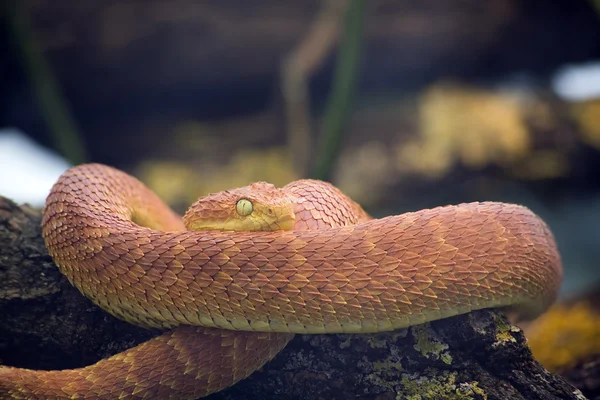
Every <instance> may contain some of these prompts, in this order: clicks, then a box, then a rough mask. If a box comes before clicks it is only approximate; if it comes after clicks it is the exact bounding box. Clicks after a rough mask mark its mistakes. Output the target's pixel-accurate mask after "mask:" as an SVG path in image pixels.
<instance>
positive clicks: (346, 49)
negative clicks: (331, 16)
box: [311, 0, 365, 180]
mask: <svg viewBox="0 0 600 400" xmlns="http://www.w3.org/2000/svg"><path fill="white" fill-rule="evenodd" d="M364 8H365V1H364V0H351V2H350V5H349V7H348V11H347V15H346V21H345V27H344V35H343V37H342V43H341V45H340V49H339V53H338V56H337V61H336V66H335V72H334V81H333V88H332V92H331V94H330V96H329V99H328V102H327V105H326V107H325V113H324V116H323V124H322V126H321V135H320V138H319V142H318V145H317V148H316V150H315V151H316V158H315V166H314V168H313V171H312V174H311V175H312V177H313V178H316V179H322V180H328V179H330V177H331V172H332V169H333V165H334V164H335V161H336V160H337V156H338V154H339V151H340V145H341V143H340V142H341V137H342V133H343V129H344V125H345V122H346V118H347V116H348V113H349V111H350V108H351V106H352V102H353V100H354V95H355V92H356V81H357V76H358V71H359V68H360V55H361V45H362V37H363V30H364V26H363V25H364V22H363V19H364Z"/></svg>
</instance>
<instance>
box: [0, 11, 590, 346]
mask: <svg viewBox="0 0 600 400" xmlns="http://www.w3.org/2000/svg"><path fill="white" fill-rule="evenodd" d="M67 3H68V5H67ZM2 4H3V5H2V6H1V7H2V9H1V14H0V15H1V16H2V21H3V23H2V26H1V27H0V28H1V29H0V49H1V53H0V88H1V91H0V128H1V130H0V195H4V196H7V197H10V198H13V199H14V200H15V201H17V202H29V203H30V204H32V205H34V206H39V207H41V206H42V205H43V202H44V199H45V196H46V194H47V192H48V190H49V188H50V186H51V185H52V184H53V183H54V181H55V180H56V179H57V177H58V175H60V173H62V172H63V171H64V170H65V169H66V168H68V167H69V166H70V165H73V164H78V163H82V162H90V161H93V162H101V163H106V164H110V165H113V166H116V167H118V168H121V169H124V170H126V171H128V172H130V173H132V174H134V175H136V176H137V177H139V178H140V179H141V180H143V181H144V182H145V183H147V184H148V185H149V186H150V187H151V188H152V189H153V190H155V191H156V192H157V193H158V194H159V195H160V196H161V197H162V198H163V199H164V200H165V201H167V202H168V203H169V204H171V205H172V206H173V207H174V208H175V209H177V210H178V211H180V212H181V211H184V210H185V208H186V207H187V205H189V204H190V203H191V202H193V201H194V200H195V199H196V198H197V197H198V196H200V195H203V194H206V193H209V192H214V191H218V190H222V189H227V188H232V187H238V186H242V185H246V184H248V183H249V182H252V181H257V180H266V181H269V182H272V183H274V184H276V185H284V184H286V183H288V182H289V181H291V180H294V179H297V178H301V177H313V178H320V179H326V180H330V181H332V182H333V183H334V184H335V185H337V186H339V187H340V188H341V189H342V190H343V191H345V192H346V193H347V194H349V195H350V196H351V197H353V198H354V199H355V200H356V201H358V202H360V203H361V204H363V205H364V207H365V208H366V209H367V210H368V211H369V212H370V213H372V214H373V215H374V216H384V215H389V214H399V213H402V212H406V211H411V210H417V209H421V208H425V207H432V206H436V205H444V204H449V203H459V202H466V201H476V200H478V201H483V200H495V201H508V202H515V203H520V204H525V205H527V206H528V207H530V208H531V209H533V210H534V211H535V212H536V213H538V214H539V215H541V216H542V217H543V218H544V219H545V220H546V221H547V222H548V223H549V225H550V226H551V228H552V230H553V231H554V232H555V235H556V237H557V240H558V243H559V247H560V250H561V253H562V255H563V260H564V265H565V269H566V271H565V273H566V276H565V283H564V286H563V290H562V295H563V297H564V298H573V297H580V296H582V295H584V294H586V293H590V292H593V291H595V290H597V289H598V287H599V285H600V268H599V267H598V260H599V259H600V234H599V228H598V227H599V226H600V178H599V176H600V157H599V156H600V1H598V0H555V1H552V2H549V1H541V0H488V1H485V2H482V1H480V0H461V1H430V0H422V1H408V0H394V1H392V0H370V1H368V2H367V1H365V0H362V1H357V0H346V1H344V0H321V1H315V0H303V1H291V0H288V1H282V0H256V1H252V2H245V1H234V0H228V1H225V0H219V1H191V0H171V1H158V0H144V1H141V0H139V1H128V2H121V1H112V0H102V1H100V0H81V1H78V2H56V1H51V0H21V1H16V0H4V1H3V2H2ZM596 335H597V333H596Z"/></svg>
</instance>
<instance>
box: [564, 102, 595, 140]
mask: <svg viewBox="0 0 600 400" xmlns="http://www.w3.org/2000/svg"><path fill="white" fill-rule="evenodd" d="M571 115H572V116H573V118H574V120H575V122H576V123H577V125H579V132H580V134H581V136H582V137H581V139H582V140H583V141H584V142H585V143H587V144H589V145H590V146H593V147H595V148H597V149H600V99H594V100H590V101H584V102H580V103H575V104H573V105H572V107H571Z"/></svg>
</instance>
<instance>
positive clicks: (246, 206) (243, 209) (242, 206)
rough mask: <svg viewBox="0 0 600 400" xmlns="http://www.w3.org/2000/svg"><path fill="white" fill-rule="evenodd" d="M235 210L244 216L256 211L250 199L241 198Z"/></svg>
mask: <svg viewBox="0 0 600 400" xmlns="http://www.w3.org/2000/svg"><path fill="white" fill-rule="evenodd" d="M235 211H237V213H238V214H240V215H241V216H242V217H246V216H248V215H250V214H252V211H254V207H253V206H252V202H251V201H250V200H248V199H240V200H238V202H237V204H236V205H235Z"/></svg>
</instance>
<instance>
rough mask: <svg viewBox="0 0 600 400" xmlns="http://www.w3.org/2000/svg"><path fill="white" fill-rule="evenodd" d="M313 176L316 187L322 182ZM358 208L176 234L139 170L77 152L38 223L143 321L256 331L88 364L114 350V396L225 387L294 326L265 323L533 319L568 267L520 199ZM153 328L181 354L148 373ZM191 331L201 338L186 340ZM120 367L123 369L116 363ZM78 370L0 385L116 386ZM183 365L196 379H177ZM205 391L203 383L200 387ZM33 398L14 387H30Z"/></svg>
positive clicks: (84, 276) (98, 373) (20, 376)
mask: <svg viewBox="0 0 600 400" xmlns="http://www.w3.org/2000/svg"><path fill="white" fill-rule="evenodd" d="M313 183H314V181H313ZM292 186H293V184H292ZM315 189H316V190H317V192H316V193H317V194H316V195H315V198H319V186H315ZM310 205H311V206H313V207H314V209H312V210H304V211H302V212H300V213H299V215H300V216H301V217H300V219H303V218H304V217H302V216H303V215H304V216H306V215H319V214H321V213H323V212H326V210H327V207H329V206H330V205H331V204H329V203H328V202H327V201H324V202H323V203H321V202H319V201H317V202H314V203H311V204H310ZM333 206H334V209H335V206H336V205H335V204H334V205H333ZM320 208H323V210H321V209H320ZM337 210H338V211H337V212H334V213H337V214H338V215H340V213H341V214H343V213H344V211H340V210H342V209H339V208H338V209H337ZM358 210H359V209H358ZM357 212H359V211H356V210H353V211H352V210H350V214H352V213H354V215H358V214H356V213H357ZM367 218H368V217H367V216H366V214H360V216H359V217H358V221H357V222H359V223H357V224H355V225H349V226H342V227H336V228H320V229H317V230H310V231H276V232H215V231H198V232H190V231H187V232H180V231H181V229H182V226H181V222H180V220H179V218H178V217H177V216H176V215H175V214H173V213H172V212H171V211H170V210H169V209H168V208H167V207H166V206H164V205H163V204H162V202H160V200H159V199H158V198H157V197H156V196H155V195H153V194H152V193H151V192H150V191H149V190H148V189H146V188H145V187H144V186H143V185H142V184H141V183H139V182H138V181H137V180H135V179H134V178H132V177H130V176H128V175H126V174H124V173H122V172H119V171H117V170H114V169H112V168H108V167H105V166H100V165H85V166H80V167H76V168H74V169H71V170H69V171H68V172H66V173H65V174H64V175H63V176H62V177H61V178H60V179H59V181H58V182H57V184H56V185H55V186H54V188H53V190H52V192H51V194H50V196H49V197H48V201H47V205H46V211H45V214H44V221H43V234H44V237H45V239H46V244H47V246H48V248H49V250H50V253H51V255H52V256H53V257H54V259H55V261H56V263H57V264H58V265H59V267H60V268H61V271H62V272H63V273H64V274H65V275H66V276H67V277H68V278H69V280H70V281H71V282H72V283H73V284H74V285H75V286H76V287H78V288H79V290H81V291H82V292H83V293H84V294H85V295H86V296H88V297H90V298H91V299H92V300H93V301H94V302H96V303H97V304H98V305H100V306H101V307H103V308H104V309H105V310H107V311H109V312H111V313H112V314H114V315H116V316H118V317H120V318H123V319H126V320H128V321H131V322H133V323H137V324H139V325H143V326H155V327H174V326H177V325H181V324H188V325H204V326H207V327H220V328H226V329H236V330H255V331H259V332H265V333H244V332H237V333H227V332H225V331H217V330H211V329H203V328H191V327H185V328H180V330H181V332H183V333H182V334H181V335H182V336H179V332H180V330H175V331H174V332H171V333H168V334H165V335H163V336H161V337H159V338H158V339H154V340H153V341H150V342H147V343H145V344H142V345H140V346H138V347H136V348H134V349H132V350H129V351H128V352H124V353H121V354H119V355H116V356H114V357H113V358H110V359H107V360H104V361H101V362H100V363H98V364H96V365H95V366H92V367H88V368H94V367H96V366H98V365H101V363H103V362H105V363H107V364H106V367H108V366H109V364H108V363H109V362H110V361H111V360H113V359H114V360H115V362H119V363H121V364H125V365H126V367H127V366H131V367H129V370H128V371H130V372H129V373H130V375H128V377H130V380H126V382H125V383H122V382H121V385H122V386H121V390H122V392H119V393H129V394H135V395H137V396H138V397H139V398H142V397H143V394H144V390H146V391H147V389H146V387H151V388H152V389H150V391H148V393H147V395H149V397H150V398H193V397H186V396H188V395H189V393H191V392H192V391H193V390H194V389H189V388H187V386H188V385H190V384H194V383H198V384H200V385H201V384H205V385H206V382H208V386H210V390H211V391H214V390H219V389H220V388H222V387H225V386H228V385H229V384H232V383H233V382H235V381H236V380H237V379H235V377H238V379H241V378H242V377H243V376H246V375H247V374H249V373H250V372H251V371H250V372H242V369H243V367H242V366H238V365H234V364H235V363H234V362H231V360H238V358H237V357H242V358H243V355H244V354H247V351H246V349H249V350H251V351H254V352H256V353H258V354H259V356H260V357H264V360H263V361H262V362H261V363H260V365H262V363H264V361H266V360H267V359H268V358H270V357H272V356H273V355H274V354H275V353H276V352H277V351H278V350H279V349H280V348H283V346H284V345H285V343H287V341H288V340H289V338H290V336H289V335H286V334H283V335H275V334H273V333H269V332H292V333H326V332H329V333H334V332H375V331H386V330H392V329H396V328H401V327H406V326H410V325H416V324H419V323H423V322H427V321H431V320H435V319H440V318H445V317H449V316H453V315H457V314H462V313H466V312H469V311H472V310H476V309H481V308H489V307H510V309H511V311H512V312H514V313H516V314H517V316H518V317H520V318H532V317H535V316H536V315H538V314H539V313H541V312H543V311H544V310H545V309H546V308H547V307H548V306H549V305H550V304H551V303H552V301H553V300H554V298H555V296H556V294H557V292H558V288H559V286H560V282H561V278H562V267H561V263H560V258H559V255H558V251H557V249H556V245H555V242H554V239H553V237H552V234H551V233H550V231H549V230H548V228H547V226H546V225H545V224H544V222H543V221H542V220H541V219H539V218H538V217H537V216H536V215H535V214H533V213H532V212H531V211H529V210H528V209H526V208H524V207H521V206H517V205H512V204H503V203H471V204H462V205H458V206H446V207H438V208H435V209H431V210H422V211H418V212H415V213H406V214H403V215H399V216H392V217H387V218H382V219H377V220H371V221H366V219H367ZM132 219H133V220H135V221H137V222H139V223H141V224H142V225H145V226H150V227H151V228H153V229H150V228H144V227H140V226H138V225H136V224H134V223H133V222H132ZM305 221H306V220H305ZM333 225H335V224H333ZM341 225H348V224H346V223H342V224H341ZM297 226H299V222H298V221H297V222H296V223H295V227H297ZM183 330H192V331H194V332H195V333H194V335H199V334H201V335H207V336H209V335H211V334H214V335H216V338H215V339H214V340H215V343H218V346H216V345H214V346H213V345H207V347H206V348H204V349H203V351H204V353H202V354H201V355H200V354H199V352H197V353H196V354H195V358H194V354H191V353H190V349H193V350H196V346H197V345H198V344H197V343H194V342H195V339H194V335H189V336H186V334H185V331H183ZM238 335H239V336H238ZM253 335H254V336H253ZM256 335H258V336H256ZM260 335H263V336H262V338H263V339H260V338H261V336H260ZM161 338H164V340H165V342H164V343H166V344H164V343H163V344H159V345H158V346H157V348H156V349H155V350H156V351H157V352H158V353H159V354H160V352H161V351H162V352H163V354H166V357H167V359H168V360H177V363H174V364H164V363H162V364H159V365H163V368H162V370H161V371H160V372H156V371H151V367H152V365H155V364H154V362H153V361H156V359H157V358H158V357H157V356H156V355H154V356H150V355H148V354H149V352H147V351H146V350H143V351H142V353H144V352H146V353H145V354H140V351H138V349H143V348H144V347H143V346H145V345H148V343H151V342H154V343H156V342H157V341H159V340H160V339H161ZM186 340H187V341H188V342H187V343H193V344H194V345H193V346H187V345H185V344H184V343H186ZM261 340H263V341H262V342H261ZM223 344H227V345H226V346H224V345H223ZM261 344H262V345H261ZM271 345H272V346H273V347H272V348H271V347H270V346H271ZM253 346H256V347H253ZM257 348H259V349H261V350H262V351H263V352H262V353H261V352H260V351H258V350H257ZM215 349H216V351H217V352H219V351H221V352H224V353H225V354H226V356H227V357H230V358H229V359H228V360H229V361H226V362H225V364H226V366H224V367H223V369H222V370H221V369H219V368H220V364H217V366H215V365H213V366H212V367H205V370H206V369H207V368H208V369H209V372H208V374H209V375H210V377H209V378H206V375H202V372H200V371H203V369H202V368H203V367H202V365H201V363H209V364H210V362H212V361H213V360H214V361H216V360H220V357H222V356H220V355H216V354H215V353H211V352H212V351H215ZM192 353H193V352H192ZM233 353H235V354H236V356H235V357H233ZM256 353H255V356H256ZM271 353H272V354H271ZM123 355H124V356H123ZM120 356H121V357H122V358H123V361H121V360H120V359H119V358H118V357H120ZM146 359H149V364H144V362H143V361H144V360H146ZM121 364H119V365H120V366H121V367H120V368H121V369H118V368H117V371H123V368H124V367H123V366H122V365H121ZM242 364H243V363H242ZM246 365H247V364H246ZM260 365H258V366H256V368H258V367H259V366H260ZM253 367H254V366H253ZM176 368H179V369H178V370H177V371H178V372H173V371H175V370H176ZM238 368H239V369H238ZM182 370H183V371H188V372H190V373H189V374H187V375H186V374H182ZM74 371H76V372H66V373H65V374H67V375H65V376H64V378H60V377H58V376H57V377H56V378H54V377H53V378H49V379H48V380H46V379H41V378H38V376H37V375H35V374H36V372H33V371H24V370H19V369H8V368H4V369H0V394H1V393H2V391H3V390H4V391H5V392H7V390H9V391H11V392H10V396H13V398H19V397H16V396H18V390H19V389H20V388H23V386H22V385H21V386H19V385H20V382H25V383H26V384H27V385H28V387H27V390H35V387H36V385H40V386H43V385H47V387H48V388H49V389H48V390H51V389H52V388H53V387H54V390H57V389H56V387H57V386H60V384H61V382H62V385H63V386H61V388H62V389H60V388H59V389H58V390H63V391H64V390H65V389H64V388H65V387H66V388H71V389H70V390H78V389H79V386H82V387H83V385H84V383H85V384H88V385H91V386H88V387H87V388H89V389H87V388H86V389H85V390H87V392H86V393H85V394H86V397H87V398H90V399H100V398H115V394H116V392H112V394H107V393H108V392H107V391H109V390H110V389H108V388H101V387H99V386H94V384H93V382H96V383H100V382H101V381H102V380H114V379H116V376H115V373H113V372H111V371H110V368H109V369H108V370H106V369H103V368H99V369H97V370H94V373H93V374H92V373H91V370H90V373H89V375H86V372H83V375H79V374H80V373H81V372H80V371H86V369H85V368H84V369H81V370H74ZM119 373H120V372H119ZM40 374H61V372H41V373H40ZM69 374H71V375H69ZM205 374H206V372H205ZM192 375H195V376H201V378H200V379H198V380H195V379H189V380H186V379H188V378H190V377H191V376H192ZM140 376H144V377H145V378H140ZM75 378H77V379H75ZM120 378H121V379H122V377H120ZM61 379H64V380H61ZM70 379H73V380H72V381H71V380H70ZM9 380H10V381H9ZM159 380H160V381H159ZM89 381H91V382H92V383H91V384H89ZM156 381H159V383H158V384H157V383H156ZM215 381H219V383H217V384H214V382H215ZM57 382H58V383H57ZM68 382H73V383H72V384H71V386H69V383H68ZM190 382H192V383H190ZM55 383H56V384H55ZM213 384H214V386H211V385H213ZM2 385H8V386H5V387H8V389H6V388H5V389H3V386H2ZM10 385H14V386H10ZM219 385H221V386H219ZM169 390H172V393H173V396H171V394H170V393H171V392H170V391H169ZM186 390H188V391H186ZM202 390H204V392H202ZM178 391H179V392H178ZM208 392H209V391H208V389H206V386H205V387H204V388H202V389H199V390H198V391H195V392H193V393H195V394H194V396H196V397H198V395H202V394H203V393H204V394H207V393H208ZM159 393H160V396H159V395H158V394H159ZM151 394H156V395H151ZM135 395H132V397H131V398H135ZM27 396H31V395H26V396H24V397H22V398H36V397H35V396H34V397H27ZM170 396H171V397H170ZM9 398H10V397H9ZM37 398H52V396H51V395H44V394H43V393H42V394H40V395H39V397H37Z"/></svg>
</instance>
